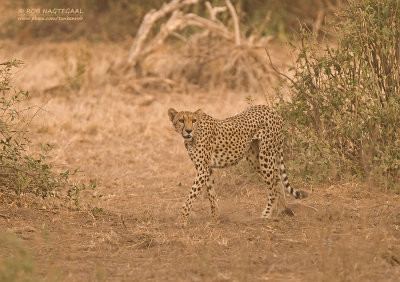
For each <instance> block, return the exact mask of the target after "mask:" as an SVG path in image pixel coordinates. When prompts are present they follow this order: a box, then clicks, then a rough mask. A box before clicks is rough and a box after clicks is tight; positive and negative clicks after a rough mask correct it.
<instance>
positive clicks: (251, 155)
mask: <svg viewBox="0 0 400 282" xmlns="http://www.w3.org/2000/svg"><path fill="white" fill-rule="evenodd" d="M258 146H259V140H257V139H255V140H253V141H252V142H251V144H250V148H249V149H248V151H247V154H246V160H247V162H248V163H249V165H250V166H251V167H252V168H253V169H254V170H255V171H256V172H258V173H261V170H260V161H259V160H258V158H259V148H258Z"/></svg>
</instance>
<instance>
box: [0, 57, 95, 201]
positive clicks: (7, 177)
mask: <svg viewBox="0 0 400 282" xmlns="http://www.w3.org/2000/svg"><path fill="white" fill-rule="evenodd" d="M21 64H22V62H21V61H18V60H12V61H7V62H4V63H1V64H0V195H1V194H6V195H7V194H9V195H10V194H14V195H15V194H16V195H23V194H33V195H35V196H40V197H42V198H46V197H48V196H52V197H62V198H63V199H65V200H72V201H73V202H74V203H75V204H76V205H78V204H79V201H78V197H79V193H80V192H81V191H82V190H86V189H88V188H94V187H95V186H96V185H95V183H94V182H91V183H90V184H89V185H85V184H83V183H79V184H73V183H71V181H70V176H71V175H72V174H75V173H77V170H74V171H73V172H70V171H69V170H67V171H65V172H61V173H56V172H54V171H53V168H52V164H51V163H49V161H48V159H49V155H48V153H49V151H50V150H51V147H52V146H51V145H49V144H45V145H41V149H42V150H41V153H39V154H38V156H34V155H32V154H29V153H28V149H29V145H30V139H29V137H28V134H27V133H28V129H29V125H30V120H31V118H32V117H29V119H28V118H27V117H26V116H27V114H26V113H27V112H29V110H30V109H29V108H22V106H21V102H22V101H24V100H25V99H27V98H28V96H29V93H28V92H27V91H21V90H17V89H16V88H15V87H13V86H12V84H11V82H12V77H13V72H14V71H15V70H16V69H17V68H18V67H20V66H21ZM61 191H66V193H64V195H63V196H62V193H60V192H61Z"/></svg>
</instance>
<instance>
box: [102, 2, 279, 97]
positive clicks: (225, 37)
mask: <svg viewBox="0 0 400 282" xmlns="http://www.w3.org/2000/svg"><path fill="white" fill-rule="evenodd" d="M198 2H199V1H198V0H172V1H170V2H169V3H167V4H164V5H163V6H162V7H161V8H160V9H159V10H151V11H150V12H148V13H147V14H146V15H145V16H144V18H143V21H142V23H141V25H140V27H139V29H138V32H137V35H136V37H135V38H134V41H133V43H132V45H131V48H130V51H129V53H128V55H127V57H126V59H125V60H123V61H122V62H121V63H120V64H119V65H118V66H117V67H113V68H112V71H110V73H112V74H116V76H117V77H119V78H120V79H123V80H124V82H125V83H128V84H129V85H135V86H132V87H131V88H133V89H135V92H139V93H140V92H142V89H143V87H140V86H139V85H141V83H138V79H143V78H146V79H148V78H149V77H152V78H154V77H157V78H158V79H159V81H160V82H165V81H168V82H167V85H170V86H171V85H173V84H174V83H170V82H169V81H173V82H179V83H180V84H182V83H184V84H192V85H198V86H200V87H205V88H212V87H218V88H220V87H222V88H230V89H236V90H247V91H251V90H258V91H260V90H261V91H262V92H264V93H266V88H267V87H268V85H269V84H271V82H272V80H274V79H275V78H276V77H277V75H276V74H275V73H273V72H272V71H270V69H269V66H268V65H267V64H266V63H265V62H264V61H265V60H264V58H263V57H262V56H261V50H262V49H263V48H265V42H266V41H267V40H265V38H259V40H254V35H253V36H252V35H250V36H249V37H248V38H246V37H243V36H242V35H241V33H240V23H239V18H238V16H237V13H236V10H235V7H234V6H233V5H232V3H231V1H230V0H225V5H226V6H223V7H213V6H212V5H211V3H210V2H208V1H207V2H206V3H205V6H206V8H207V11H208V13H209V18H205V17H201V16H199V15H197V14H194V13H184V12H183V11H182V10H181V9H182V8H184V7H188V6H191V5H194V4H198ZM227 11H229V14H230V16H231V19H232V25H233V28H229V27H228V26H227V25H226V24H223V23H222V22H221V21H220V20H218V14H220V13H224V12H227ZM166 17H168V18H166ZM162 18H166V19H165V20H164V22H163V23H161V26H160V28H159V30H158V32H156V33H155V34H154V32H153V33H152V32H151V31H152V30H154V25H155V23H156V22H157V21H159V20H161V19H162ZM187 27H191V28H192V29H191V32H189V35H183V34H182V31H183V30H184V29H186V28H187ZM153 34H154V35H153ZM169 36H174V37H175V38H178V39H179V40H181V41H183V42H184V43H185V44H184V46H183V47H182V45H181V47H180V48H179V50H177V49H176V48H172V51H171V52H176V53H174V54H170V55H169V56H166V57H168V58H167V61H166V62H165V63H164V64H163V65H162V66H160V67H158V68H157V69H154V63H149V60H151V59H152V57H154V56H157V52H159V51H160V50H162V48H161V47H162V46H166V45H167V44H166V39H167V38H168V37H169ZM172 44H173V43H172ZM164 49H165V48H164ZM172 57H173V62H171V58H172ZM156 61H157V62H156V64H157V65H160V64H161V63H160V61H162V60H157V59H156ZM133 80H134V81H135V82H132V83H130V81H133ZM154 80H155V79H154Z"/></svg>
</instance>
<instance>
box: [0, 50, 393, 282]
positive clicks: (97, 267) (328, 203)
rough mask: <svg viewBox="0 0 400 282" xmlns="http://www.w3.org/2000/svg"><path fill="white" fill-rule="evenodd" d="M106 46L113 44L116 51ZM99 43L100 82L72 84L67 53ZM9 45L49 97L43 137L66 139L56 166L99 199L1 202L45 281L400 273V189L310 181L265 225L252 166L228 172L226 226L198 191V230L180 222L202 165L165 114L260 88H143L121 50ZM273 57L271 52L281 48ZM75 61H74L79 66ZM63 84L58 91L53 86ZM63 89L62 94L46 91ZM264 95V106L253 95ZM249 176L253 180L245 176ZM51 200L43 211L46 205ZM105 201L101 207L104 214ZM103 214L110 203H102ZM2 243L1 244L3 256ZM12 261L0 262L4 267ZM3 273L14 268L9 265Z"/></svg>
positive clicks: (194, 222) (94, 71)
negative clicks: (76, 204)
mask: <svg viewBox="0 0 400 282" xmlns="http://www.w3.org/2000/svg"><path fill="white" fill-rule="evenodd" d="M106 47H107V49H105V48H106ZM81 48H86V49H87V50H91V54H92V58H95V59H93V60H92V63H91V64H92V65H91V77H92V78H91V81H88V80H89V78H85V83H86V84H85V85H83V87H82V88H81V89H80V90H71V89H69V88H68V87H67V88H57V86H58V85H61V84H63V83H64V78H65V74H64V73H63V72H62V67H61V65H62V63H63V53H64V52H65V51H68V53H69V54H71V55H69V56H70V57H71V60H72V61H73V54H74V53H73V52H74V50H77V51H76V52H78V51H79V50H80V49H81ZM14 50H17V51H14V52H13V53H11V51H10V49H0V57H1V58H8V57H10V55H13V56H14V57H18V58H20V59H22V60H24V61H26V62H27V65H26V67H25V69H24V70H23V71H21V72H20V73H19V74H18V75H17V77H16V81H15V82H16V83H17V84H18V85H20V86H21V87H22V88H24V89H31V90H32V89H33V91H32V92H33V93H32V94H33V96H34V97H33V98H31V100H30V101H29V103H31V104H36V105H42V107H43V109H45V111H42V112H40V113H39V114H38V115H37V117H36V118H35V119H34V122H33V124H32V132H31V133H32V135H33V136H32V139H33V140H35V142H37V143H40V142H50V143H53V144H55V145H56V146H55V149H54V151H53V156H54V162H55V163H57V164H60V165H61V166H63V167H80V168H81V169H82V170H83V171H84V175H83V176H82V178H84V179H86V178H92V179H96V180H97V182H98V184H99V187H98V193H101V194H103V195H104V196H103V198H102V199H100V200H91V199H89V198H88V199H82V201H83V202H84V203H85V204H87V206H88V208H87V209H84V210H81V211H72V210H68V209H66V208H63V207H58V208H49V206H47V207H46V203H40V204H39V205H37V204H35V205H32V204H30V203H29V201H26V203H25V204H26V206H25V207H24V206H22V207H17V206H16V203H9V202H8V203H6V202H4V201H1V199H2V198H1V196H0V203H1V204H0V229H2V230H5V231H6V232H8V233H14V234H16V235H17V237H19V238H22V241H23V243H24V245H25V246H26V248H27V249H29V250H30V253H31V254H32V256H33V262H34V266H35V268H34V270H33V273H34V275H36V276H37V277H41V278H43V279H44V280H50V281H51V280H57V281H60V280H61V281H62V280H64V281H88V280H92V281H110V280H111V281H145V280H153V281H264V280H271V281H310V280H316V281H396V280H398V277H400V256H399V254H400V247H399V246H400V220H399V217H400V204H399V202H400V197H399V195H395V194H391V193H385V192H382V191H379V190H378V189H376V188H374V187H366V186H360V185H356V184H354V183H349V184H343V185H337V186H331V187H328V186H322V187H314V188H313V189H311V187H304V189H305V190H308V192H310V197H309V198H307V199H305V200H301V201H298V200H293V199H291V198H290V199H288V205H289V207H290V208H291V209H292V210H293V211H294V213H295V216H294V217H289V216H279V217H277V218H276V220H271V221H263V220H261V219H259V218H258V217H259V215H260V213H261V211H262V209H263V207H264V205H265V202H266V191H264V190H263V185H262V184H261V183H260V182H259V181H258V180H257V178H256V177H254V176H253V175H252V174H249V173H246V167H245V166H239V167H236V168H233V169H230V170H225V171H219V172H218V173H217V175H216V182H217V194H218V195H219V199H220V201H219V205H220V209H221V218H220V221H219V222H218V223H216V224H212V223H211V221H210V219H211V216H210V211H209V203H208V200H207V199H206V198H203V197H200V199H199V200H198V201H197V202H196V204H195V206H194V211H193V213H192V216H191V218H190V221H189V225H188V227H187V228H186V229H184V230H182V229H181V228H179V227H177V226H175V221H176V218H177V216H178V214H179V212H180V208H181V205H182V203H183V201H184V199H185V197H186V196H187V193H188V190H189V186H190V185H191V183H192V181H193V177H194V173H195V171H194V168H193V166H192V164H191V162H190V160H189V158H188V157H187V155H186V152H185V149H184V147H183V144H182V143H183V142H182V140H181V139H180V138H179V136H177V135H176V134H175V133H174V132H173V130H172V127H171V125H170V124H169V120H168V117H167V114H166V111H167V109H168V108H169V107H175V108H177V109H184V108H185V109H192V110H195V109H197V108H202V109H203V110H204V111H205V112H207V113H209V114H211V115H214V116H216V117H220V118H223V117H226V116H229V115H232V114H235V113H237V112H239V111H241V110H242V109H244V108H245V107H246V105H247V102H246V96H248V93H243V94H233V93H223V92H220V93H218V92H214V93H212V92H211V93H201V92H193V93H190V94H188V93H166V92H161V91H155V90H154V89H148V90H147V89H146V88H145V91H146V92H144V93H141V94H135V93H133V92H128V91H125V90H124V89H125V88H124V85H113V84H112V83H109V82H108V81H107V80H106V79H105V78H104V77H105V73H106V70H107V68H108V66H109V65H110V64H111V62H112V60H113V59H114V57H115V55H114V54H116V53H118V52H122V49H120V48H119V47H116V46H110V45H107V46H104V45H103V46H102V45H97V46H85V45H83V44H81V45H79V44H77V45H76V44H62V45H46V46H35V47H18V48H14ZM272 55H273V54H272ZM71 64H73V62H72V63H71ZM54 87H56V88H54ZM48 89H52V90H51V91H46V90H48ZM253 98H254V99H256V101H255V103H263V102H264V97H263V95H262V94H257V93H255V94H254V95H253ZM238 174H243V175H238ZM42 205H44V207H46V208H45V209H44V207H43V206H42ZM94 207H98V208H94ZM99 208H101V209H99ZM3 250H5V249H4V247H3V246H2V245H1V244H0V253H2V254H3V253H6V254H10V251H9V250H8V251H7V252H3ZM2 262H3V261H1V260H0V263H2ZM0 269H2V268H1V267H0Z"/></svg>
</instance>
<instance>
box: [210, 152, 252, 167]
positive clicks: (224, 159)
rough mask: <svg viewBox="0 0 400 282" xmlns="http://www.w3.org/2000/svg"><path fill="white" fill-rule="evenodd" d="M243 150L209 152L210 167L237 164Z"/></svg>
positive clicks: (242, 154)
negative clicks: (236, 151) (235, 151)
mask: <svg viewBox="0 0 400 282" xmlns="http://www.w3.org/2000/svg"><path fill="white" fill-rule="evenodd" d="M243 156H244V152H242V150H241V151H240V152H238V153H234V154H233V153H229V152H228V151H219V152H213V153H212V154H211V159H210V166H211V167H212V168H223V167H227V166H231V165H235V164H237V163H238V162H239V161H240V160H241V159H243Z"/></svg>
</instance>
